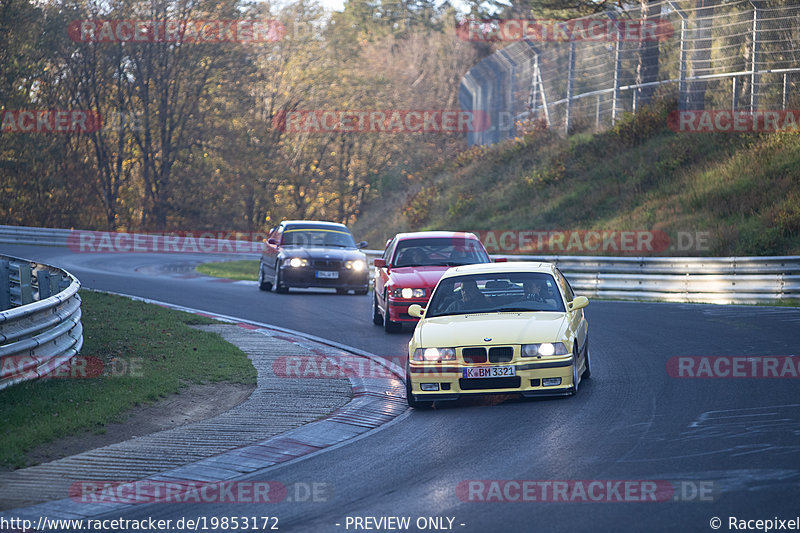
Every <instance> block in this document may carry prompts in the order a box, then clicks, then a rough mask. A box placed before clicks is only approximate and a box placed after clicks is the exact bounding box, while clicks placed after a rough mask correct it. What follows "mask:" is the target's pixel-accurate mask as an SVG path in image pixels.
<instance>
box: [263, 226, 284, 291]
mask: <svg viewBox="0 0 800 533" xmlns="http://www.w3.org/2000/svg"><path fill="white" fill-rule="evenodd" d="M282 237H283V224H281V225H280V226H278V227H277V228H275V229H274V230H273V231H272V233H270V234H269V237H268V238H267V241H268V242H267V243H266V245H265V248H264V255H263V256H262V257H263V259H262V263H263V264H264V274H265V275H266V276H267V277H269V278H272V277H274V276H275V269H276V268H277V264H278V256H279V255H280V246H281V239H282ZM271 239H274V240H275V244H270V243H269V240H271Z"/></svg>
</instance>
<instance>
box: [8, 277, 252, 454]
mask: <svg viewBox="0 0 800 533" xmlns="http://www.w3.org/2000/svg"><path fill="white" fill-rule="evenodd" d="M81 298H82V299H83V303H82V305H81V309H82V311H83V318H82V322H83V339H84V346H83V349H82V350H81V355H82V356H83V357H92V358H97V359H99V360H101V361H102V362H103V372H102V374H101V375H100V376H98V377H94V378H91V377H89V378H80V379H79V378H56V379H50V380H38V381H30V382H24V383H20V384H18V385H15V386H13V387H9V388H7V389H4V390H2V391H0V420H3V424H2V429H1V430H0V442H2V446H0V467H2V468H19V467H23V466H25V453H26V451H28V450H30V449H32V448H33V447H35V446H37V445H40V444H44V443H46V442H52V441H53V440H55V439H58V438H61V437H66V436H70V435H76V434H80V433H82V432H84V431H94V432H96V433H102V432H103V431H104V426H105V424H107V423H110V422H120V421H122V420H124V418H125V413H126V411H128V410H129V409H131V408H133V407H137V406H139V405H142V404H148V403H152V402H155V401H156V400H158V399H160V398H164V397H166V396H169V395H170V394H173V393H176V392H178V391H179V390H180V389H182V388H184V387H185V386H186V385H188V384H191V383H213V382H222V381H225V382H231V383H244V384H253V383H255V381H256V371H255V368H254V367H253V365H252V364H251V363H250V360H249V359H248V358H247V355H245V353H244V352H242V351H241V350H239V348H237V347H236V346H234V345H232V344H229V343H228V342H226V341H224V340H223V339H222V338H221V337H220V336H219V335H216V334H214V333H208V332H204V331H198V330H195V329H192V328H190V327H189V326H190V325H193V324H212V323H214V321H213V320H209V319H206V318H203V317H199V316H196V315H192V314H189V313H183V312H180V311H173V310H170V309H165V308H163V307H159V306H156V305H150V304H145V303H142V302H136V301H133V300H129V299H127V298H123V297H120V296H113V295H108V294H102V293H95V292H89V291H81Z"/></svg>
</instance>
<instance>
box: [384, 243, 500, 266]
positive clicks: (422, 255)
mask: <svg viewBox="0 0 800 533" xmlns="http://www.w3.org/2000/svg"><path fill="white" fill-rule="evenodd" d="M489 262H491V260H490V259H489V256H488V255H487V254H486V251H485V250H484V249H483V246H482V245H481V244H480V242H479V241H477V240H475V239H465V238H458V237H455V238H450V237H435V238H433V237H432V238H420V239H405V240H401V241H399V242H398V243H397V245H396V248H395V250H394V260H393V261H392V265H393V266H395V267H410V266H458V265H469V264H473V263H489Z"/></svg>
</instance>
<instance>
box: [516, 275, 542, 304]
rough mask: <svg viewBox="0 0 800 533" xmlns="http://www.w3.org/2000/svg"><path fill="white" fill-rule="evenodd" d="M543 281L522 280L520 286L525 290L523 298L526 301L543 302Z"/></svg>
mask: <svg viewBox="0 0 800 533" xmlns="http://www.w3.org/2000/svg"><path fill="white" fill-rule="evenodd" d="M543 284H544V282H543V281H541V280H538V279H526V280H525V281H523V282H522V288H523V290H524V292H525V296H524V297H523V300H525V301H527V302H541V303H545V296H544V295H545V292H546V291H547V288H546V287H543Z"/></svg>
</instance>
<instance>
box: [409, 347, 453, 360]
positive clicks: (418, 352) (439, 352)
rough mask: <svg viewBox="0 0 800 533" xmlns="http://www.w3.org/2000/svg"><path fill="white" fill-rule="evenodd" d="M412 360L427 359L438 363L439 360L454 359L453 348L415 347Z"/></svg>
mask: <svg viewBox="0 0 800 533" xmlns="http://www.w3.org/2000/svg"><path fill="white" fill-rule="evenodd" d="M411 359H413V360H414V361H428V362H433V363H438V362H441V361H455V360H456V349H455V348H417V349H415V350H414V356H413V357H412V358H411Z"/></svg>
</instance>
